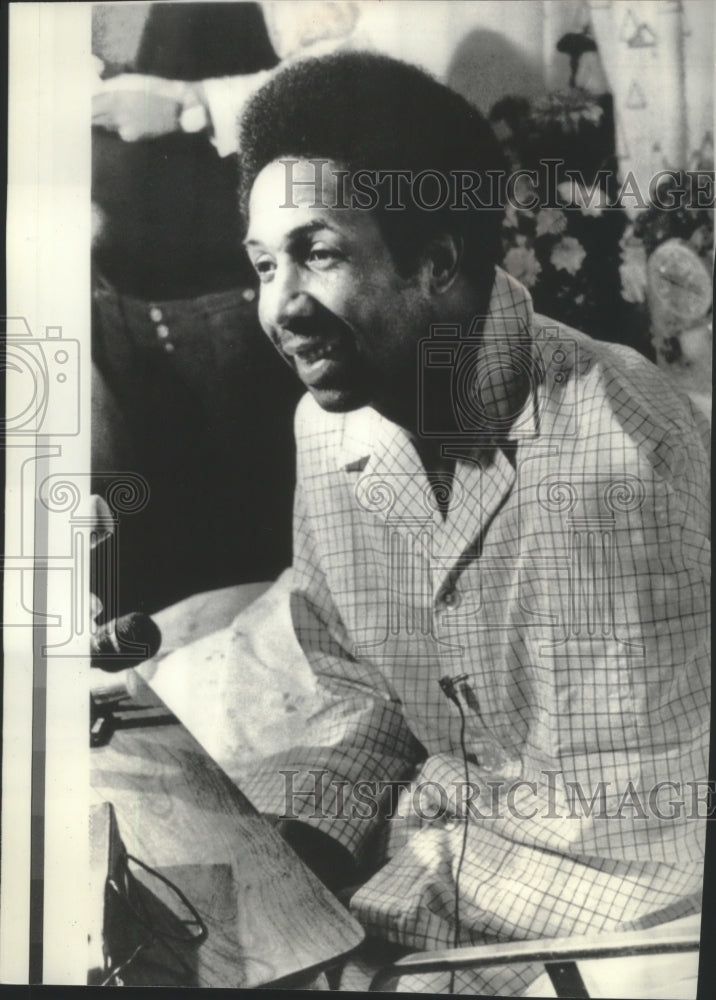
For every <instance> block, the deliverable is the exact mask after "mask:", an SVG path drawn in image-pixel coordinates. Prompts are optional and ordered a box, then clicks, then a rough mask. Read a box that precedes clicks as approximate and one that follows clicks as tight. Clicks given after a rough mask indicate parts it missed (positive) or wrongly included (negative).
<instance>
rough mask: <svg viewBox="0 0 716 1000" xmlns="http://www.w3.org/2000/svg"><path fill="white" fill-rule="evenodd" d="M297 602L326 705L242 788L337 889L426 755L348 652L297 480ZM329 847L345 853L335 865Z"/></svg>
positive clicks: (300, 630)
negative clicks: (399, 786) (296, 741)
mask: <svg viewBox="0 0 716 1000" xmlns="http://www.w3.org/2000/svg"><path fill="white" fill-rule="evenodd" d="M290 602H291V620H292V625H293V630H294V633H295V636H296V639H297V640H298V643H299V645H300V647H301V650H302V652H303V655H304V656H305V658H306V660H307V661H308V663H309V665H310V667H311V669H312V671H313V673H314V675H315V676H316V678H317V681H318V692H319V698H320V704H319V705H318V707H317V709H316V710H315V711H314V712H313V714H312V715H311V717H310V718H309V719H308V721H307V724H306V729H305V735H304V737H303V739H302V741H301V744H300V745H297V746H294V747H293V748H292V749H291V750H289V751H286V752H282V753H280V754H276V755H273V756H272V757H270V758H268V759H265V760H264V761H263V762H262V764H261V766H260V768H258V769H257V770H255V771H253V772H252V773H251V774H250V775H249V776H248V777H247V778H245V779H242V784H241V787H242V790H243V791H244V792H245V794H246V795H247V796H248V797H249V798H250V799H251V801H252V802H253V803H254V805H255V806H256V807H257V808H258V809H259V811H261V812H264V813H268V814H270V815H273V816H275V817H279V818H280V819H281V821H282V822H281V829H282V832H283V833H284V834H285V835H286V836H287V839H289V841H290V842H291V843H292V844H293V845H294V846H295V847H296V848H297V850H298V853H299V854H301V856H302V857H304V859H305V860H306V861H307V863H309V864H310V865H311V866H312V867H314V869H315V870H317V872H318V874H319V875H320V874H321V869H322V870H323V871H324V872H325V870H326V869H328V872H329V875H330V873H331V872H332V871H333V870H334V869H335V876H336V882H334V883H333V885H332V887H333V888H338V887H340V885H341V884H346V883H347V882H348V881H350V880H351V879H352V877H353V875H354V871H355V869H354V866H353V864H352V862H349V860H348V859H349V858H352V859H355V860H357V861H359V862H360V860H361V859H362V857H363V855H364V851H365V849H366V848H367V847H368V846H369V843H370V840H371V837H372V835H373V834H374V832H375V831H376V828H377V827H378V826H379V825H380V823H381V822H382V808H381V807H382V804H383V802H384V801H386V799H387V797H388V796H389V795H390V790H391V786H390V783H391V782H396V781H401V780H404V779H405V778H407V777H408V775H410V774H411V773H412V771H413V770H414V768H415V765H416V764H417V762H418V761H419V760H421V759H422V758H423V756H424V750H423V748H422V746H421V745H420V744H419V743H418V741H417V740H416V739H415V737H414V736H413V735H412V733H411V732H410V730H409V729H408V727H407V724H406V722H405V720H404V718H403V715H402V711H401V706H400V704H399V702H398V701H397V700H396V699H395V698H394V697H393V696H392V695H391V692H390V691H389V689H388V687H387V685H386V684H385V681H384V679H383V678H382V676H381V674H380V672H379V671H378V670H377V669H376V668H375V667H373V666H372V665H371V664H370V663H368V662H365V661H358V660H356V659H355V658H354V657H353V656H352V655H351V652H350V648H349V647H350V642H349V640H348V637H347V636H346V634H345V629H344V626H343V623H342V621H341V618H340V615H339V613H338V610H337V609H336V607H335V603H334V601H333V599H332V596H331V593H330V589H329V587H328V583H327V580H326V577H325V575H324V573H323V571H322V568H321V566H320V560H319V558H318V554H317V552H316V551H315V547H314V540H313V536H312V533H311V531H310V527H309V525H308V518H307V512H306V510H305V499H304V496H303V491H302V489H301V486H300V476H299V487H298V488H297V494H296V504H295V520H294V568H293V586H292V588H291V593H290ZM305 826H308V827H310V828H311V830H310V832H309V831H307V830H305V829H303V828H304V827H305ZM316 834H322V835H323V836H318V835H316ZM325 838H329V839H328V840H327V839H325ZM331 841H332V842H333V843H334V844H335V845H339V846H340V849H339V848H338V847H336V849H335V850H334V851H332V854H333V858H332V859H331V860H330V861H328V860H326V859H327V858H328V853H329V852H331V848H330V847H328V846H327V845H328V844H329V843H330V842H331ZM324 861H325V863H324ZM329 883H330V878H329Z"/></svg>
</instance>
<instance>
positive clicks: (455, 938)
mask: <svg viewBox="0 0 716 1000" xmlns="http://www.w3.org/2000/svg"><path fill="white" fill-rule="evenodd" d="M454 703H455V704H456V705H457V707H458V709H459V711H460V750H461V751H462V762H463V766H464V768H465V791H467V786H468V785H469V784H470V769H469V767H468V759H467V758H468V751H467V746H466V745H465V727H466V726H467V719H466V718H465V711H464V709H463V707H462V705H461V704H460V699H459V698H455V699H454ZM468 817H469V810H467V809H466V810H465V817H464V822H463V826H462V847H461V849H460V857H459V859H458V863H457V871H456V873H455V913H454V918H453V919H454V922H455V933H454V936H453V947H454V948H457V947H458V946H459V944H460V873H461V872H462V864H463V861H464V860H465V851H466V850H467V828H468ZM454 992H455V970H454V969H453V970H452V971H451V973H450V993H454Z"/></svg>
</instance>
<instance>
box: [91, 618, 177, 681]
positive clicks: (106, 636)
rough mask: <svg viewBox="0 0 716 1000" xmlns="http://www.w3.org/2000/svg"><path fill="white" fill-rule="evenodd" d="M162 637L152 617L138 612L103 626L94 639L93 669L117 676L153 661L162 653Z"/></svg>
mask: <svg viewBox="0 0 716 1000" xmlns="http://www.w3.org/2000/svg"><path fill="white" fill-rule="evenodd" d="M161 644H162V634H161V632H160V631H159V628H158V627H157V625H156V623H155V622H154V621H152V619H151V618H150V617H149V615H145V614H143V613H142V612H141V611H134V612H133V613H132V614H130V615H123V616H122V617H121V618H117V619H115V621H112V622H108V623H107V625H102V626H101V627H100V628H99V630H98V631H97V633H96V634H95V635H93V636H90V655H91V657H92V660H91V666H93V667H100V668H101V669H102V670H106V671H110V672H113V673H114V672H116V671H118V670H125V669H126V668H127V667H136V666H137V664H139V663H143V662H144V660H149V659H151V658H152V657H153V656H156V654H157V653H158V652H159V647H160V646H161Z"/></svg>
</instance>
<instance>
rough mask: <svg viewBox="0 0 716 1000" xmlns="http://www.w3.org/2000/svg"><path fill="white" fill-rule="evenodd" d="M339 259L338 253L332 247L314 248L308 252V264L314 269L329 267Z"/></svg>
mask: <svg viewBox="0 0 716 1000" xmlns="http://www.w3.org/2000/svg"><path fill="white" fill-rule="evenodd" d="M339 258H340V254H339V253H338V251H337V250H334V249H332V248H331V247H323V246H314V247H311V249H310V250H309V252H308V263H309V264H311V265H312V266H313V267H314V268H322V267H329V266H330V265H331V264H334V263H335V262H336V261H337V260H338V259H339Z"/></svg>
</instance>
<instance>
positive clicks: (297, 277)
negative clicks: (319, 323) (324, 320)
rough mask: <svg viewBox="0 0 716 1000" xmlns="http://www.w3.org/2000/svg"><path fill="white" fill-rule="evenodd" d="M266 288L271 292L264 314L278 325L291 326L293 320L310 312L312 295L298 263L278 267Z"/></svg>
mask: <svg viewBox="0 0 716 1000" xmlns="http://www.w3.org/2000/svg"><path fill="white" fill-rule="evenodd" d="M266 290H267V291H268V293H269V294H268V302H266V303H265V307H266V308H265V312H264V315H265V316H266V318H267V319H269V320H270V321H271V322H272V323H274V324H275V325H276V326H290V324H291V320H293V319H296V318H297V317H300V316H308V315H309V314H310V312H311V302H310V297H309V296H308V294H307V292H306V287H305V282H304V280H303V276H302V274H301V269H300V267H298V266H297V265H296V264H294V263H289V264H284V265H283V266H281V267H278V268H277V269H276V272H275V274H274V279H273V281H272V282H271V283H270V284H269V285H268V286H266Z"/></svg>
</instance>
